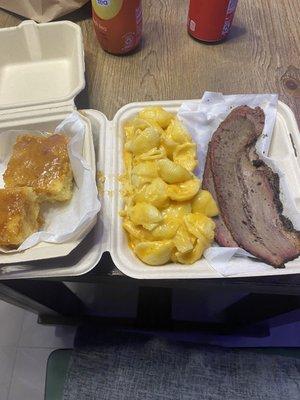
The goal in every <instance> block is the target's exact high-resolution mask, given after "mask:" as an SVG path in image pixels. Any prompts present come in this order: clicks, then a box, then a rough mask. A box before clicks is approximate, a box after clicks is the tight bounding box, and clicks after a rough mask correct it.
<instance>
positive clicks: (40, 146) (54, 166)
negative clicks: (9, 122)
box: [3, 134, 73, 202]
mask: <svg viewBox="0 0 300 400" xmlns="http://www.w3.org/2000/svg"><path fill="white" fill-rule="evenodd" d="M67 145H68V138H67V137H66V136H64V135H59V134H54V135H51V136H47V137H43V136H33V135H22V136H19V137H18V138H17V141H16V143H15V145H14V148H13V153H12V156H11V158H10V160H9V163H8V165H7V169H6V171H5V173H4V176H3V178H4V182H5V187H25V186H28V187H32V188H33V189H34V190H35V192H36V194H37V195H38V198H39V200H40V201H51V202H53V201H66V200H70V199H71V197H72V189H73V174H72V170H71V165H70V159H69V155H68V149H67Z"/></svg>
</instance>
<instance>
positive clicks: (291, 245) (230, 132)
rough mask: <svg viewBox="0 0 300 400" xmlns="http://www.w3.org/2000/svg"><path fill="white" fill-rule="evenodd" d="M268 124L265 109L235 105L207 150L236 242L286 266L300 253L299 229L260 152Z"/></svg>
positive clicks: (223, 214)
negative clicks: (284, 212)
mask: <svg viewBox="0 0 300 400" xmlns="http://www.w3.org/2000/svg"><path fill="white" fill-rule="evenodd" d="M263 126H264V113H263V111H262V109H260V108H259V107H257V108H255V109H252V108H250V107H247V106H242V107H237V108H235V109H234V110H233V111H232V112H231V113H230V114H229V116H228V117H227V118H226V119H225V120H224V121H223V122H222V123H221V124H220V126H219V128H218V129H217V131H216V132H215V133H214V135H213V137H212V140H211V143H210V148H209V154H208V156H209V158H210V159H209V163H210V171H211V173H212V176H213V181H214V192H215V193H212V194H213V195H215V196H216V198H217V202H218V205H219V208H220V212H221V217H222V220H223V221H222V224H225V226H226V227H227V229H228V230H229V231H230V233H231V235H232V237H233V239H234V241H235V242H236V243H237V244H238V245H239V246H240V247H242V248H244V249H245V250H247V251H249V252H250V253H251V254H253V255H254V256H256V257H257V258H259V259H261V260H263V261H265V262H267V263H268V264H271V265H273V266H275V267H281V266H283V265H284V263H285V262H287V261H289V260H292V259H294V258H296V257H297V256H298V255H299V254H300V233H299V232H298V231H295V230H294V229H293V226H292V224H291V222H290V221H289V220H288V219H287V218H286V217H284V216H283V215H282V204H281V202H280V199H279V180H278V176H277V175H276V174H274V173H273V171H272V170H271V169H270V168H269V167H268V166H267V165H266V164H265V163H264V162H263V161H261V160H260V159H259V158H258V156H257V154H256V152H255V143H256V141H257V139H258V137H259V136H260V135H261V133H262V130H263ZM208 174H209V173H208ZM206 175H207V171H206ZM206 181H207V179H206ZM209 190H211V189H209ZM220 226H222V225H220ZM224 232H226V230H224V229H223V230H222V228H221V233H220V232H217V241H220V242H221V241H222V239H221V240H220V235H221V236H222V234H224ZM226 234H227V233H226Z"/></svg>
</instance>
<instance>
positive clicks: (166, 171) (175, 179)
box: [157, 158, 192, 183]
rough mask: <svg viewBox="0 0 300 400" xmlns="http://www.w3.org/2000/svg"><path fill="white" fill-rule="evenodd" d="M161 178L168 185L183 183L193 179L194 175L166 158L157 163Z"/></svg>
mask: <svg viewBox="0 0 300 400" xmlns="http://www.w3.org/2000/svg"><path fill="white" fill-rule="evenodd" d="M157 165H158V173H159V176H160V177H161V178H162V179H163V180H164V181H165V182H167V183H181V182H185V181H188V180H189V179H191V178H192V174H191V173H190V172H189V171H188V170H187V169H185V168H183V167H182V166H181V165H179V164H176V163H174V162H173V161H171V160H169V159H168V158H165V159H163V160H159V161H157Z"/></svg>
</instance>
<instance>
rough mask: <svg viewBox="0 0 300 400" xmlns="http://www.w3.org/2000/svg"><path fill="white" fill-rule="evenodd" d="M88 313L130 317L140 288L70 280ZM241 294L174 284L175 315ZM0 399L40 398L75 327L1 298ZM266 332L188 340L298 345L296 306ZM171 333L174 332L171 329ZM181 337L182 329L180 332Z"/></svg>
mask: <svg viewBox="0 0 300 400" xmlns="http://www.w3.org/2000/svg"><path fill="white" fill-rule="evenodd" d="M68 286H69V287H70V288H71V289H72V290H73V291H74V292H75V293H76V294H77V295H78V296H79V297H80V298H81V300H82V301H83V302H84V303H85V304H86V307H87V310H86V311H87V312H88V313H90V314H97V315H105V316H121V317H134V316H135V315H136V309H137V299H138V290H137V289H132V288H131V289H130V290H129V289H128V288H125V287H108V286H107V285H99V284H98V285H92V284H81V285H79V284H78V285H77V284H72V285H70V284H69V285H68ZM241 295H242V294H238V293H235V294H230V293H222V294H221V295H220V293H219V294H218V295H217V294H216V293H212V292H210V291H207V292H203V291H201V292H199V291H191V290H185V289H180V290H175V291H174V293H173V318H175V319H178V320H180V319H184V320H196V321H197V320H202V321H203V320H208V321H210V320H211V319H210V318H208V319H207V316H209V315H214V314H218V311H220V310H222V309H223V307H224V306H225V305H229V304H231V303H232V302H234V301H236V300H237V299H238V298H239V297H240V296H241ZM0 321H1V323H0V400H43V398H44V385H45V373H46V363H47V359H48V356H49V354H50V353H51V352H52V351H53V350H54V349H57V348H70V347H72V346H73V341H74V336H75V329H76V328H75V327H62V326H42V325H39V324H37V316H36V315H35V314H32V313H30V312H27V311H24V310H22V309H20V308H17V307H14V306H12V305H9V304H7V303H4V302H2V301H1V300H0ZM269 326H270V335H269V336H266V337H263V338H253V337H245V336H244V337H242V336H241V337H239V336H216V335H210V334H209V333H200V332H194V333H191V334H190V335H187V336H186V340H191V341H193V342H199V343H207V344H214V345H221V346H229V347H264V346H266V347H269V346H287V347H300V335H299V332H300V310H298V311H294V312H291V313H289V314H285V315H284V316H279V317H276V318H273V319H271V320H269ZM172 337H173V339H174V338H175V335H174V333H173V334H172ZM178 339H180V340H185V339H183V338H182V335H181V336H180V337H178Z"/></svg>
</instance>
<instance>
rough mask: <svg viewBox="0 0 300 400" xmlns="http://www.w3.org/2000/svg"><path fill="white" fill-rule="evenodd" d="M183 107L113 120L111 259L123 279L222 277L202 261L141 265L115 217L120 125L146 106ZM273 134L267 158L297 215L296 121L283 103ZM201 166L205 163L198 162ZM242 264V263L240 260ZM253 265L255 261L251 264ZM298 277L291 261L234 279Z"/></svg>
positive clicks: (121, 114) (126, 112) (128, 111)
mask: <svg viewBox="0 0 300 400" xmlns="http://www.w3.org/2000/svg"><path fill="white" fill-rule="evenodd" d="M181 104H182V101H169V102H168V101H162V102H161V101H158V102H146V103H132V104H128V105H126V106H125V107H123V108H122V109H120V110H119V111H118V113H117V114H116V116H115V118H114V120H113V131H114V132H113V135H112V136H113V137H114V139H115V143H114V148H115V152H114V155H115V158H114V168H115V171H116V172H115V174H116V179H114V203H113V212H112V215H113V219H112V227H111V229H112V235H111V238H112V245H111V250H110V251H111V256H112V259H113V261H114V263H115V264H116V266H117V267H118V268H119V269H120V270H121V271H122V272H123V273H124V274H126V275H129V276H131V277H133V278H139V279H189V278H191V279H195V278H220V277H223V276H222V275H221V274H220V273H218V272H217V271H215V270H214V269H213V268H212V267H211V265H210V264H209V263H208V262H207V261H206V260H205V259H204V258H202V259H201V260H199V261H197V262H196V263H194V264H192V265H181V264H174V263H170V264H166V265H164V266H160V267H151V266H148V265H146V264H144V263H142V262H141V261H140V260H139V259H138V258H137V257H136V256H135V255H134V254H133V252H132V251H131V250H130V249H129V247H128V244H127V238H126V234H125V232H124V231H123V228H122V219H121V218H120V217H119V216H118V212H119V210H121V209H122V204H123V200H122V195H121V194H120V189H121V184H120V183H119V181H118V179H117V176H119V175H121V174H122V172H123V157H122V154H123V129H122V127H123V124H124V122H125V121H126V120H128V119H130V118H132V117H133V116H134V115H136V114H137V113H138V112H139V111H140V110H141V109H142V108H144V107H146V106H149V105H152V106H153V105H161V106H162V107H164V108H165V109H166V110H167V111H170V112H172V113H176V112H177V111H178V109H179V107H180V105H181ZM274 129H275V131H274V135H273V137H272V143H271V146H270V151H269V156H271V157H274V158H277V159H279V160H280V164H281V166H282V168H283V170H284V172H285V173H286V174H287V176H288V186H289V189H290V191H291V193H292V194H293V197H294V199H295V202H296V204H298V210H299V212H300V187H299V182H300V169H299V157H297V156H296V154H297V153H298V154H300V140H299V130H298V127H297V123H296V120H295V117H294V115H293V113H292V111H291V110H290V108H289V107H288V106H287V105H285V104H284V103H282V102H279V104H278V110H277V119H276V124H275V128H274ZM199 162H200V163H204V162H205V160H199ZM240 260H241V263H242V262H243V259H242V258H241V259H240ZM253 263H255V261H253ZM295 273H300V258H298V259H296V260H294V261H291V262H289V263H288V264H287V267H286V268H285V269H274V268H272V267H271V266H270V270H269V271H264V272H261V273H259V274H257V273H256V274H255V275H253V274H251V271H249V273H247V274H240V275H235V277H241V276H263V275H284V274H295Z"/></svg>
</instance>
